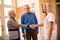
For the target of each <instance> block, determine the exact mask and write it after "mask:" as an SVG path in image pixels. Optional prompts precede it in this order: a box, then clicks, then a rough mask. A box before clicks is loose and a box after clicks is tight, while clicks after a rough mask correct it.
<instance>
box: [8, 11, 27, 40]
mask: <svg viewBox="0 0 60 40" xmlns="http://www.w3.org/2000/svg"><path fill="white" fill-rule="evenodd" d="M9 17H10V19H9V20H8V22H7V26H8V30H9V40H20V33H19V27H24V28H26V26H27V25H24V24H18V23H17V22H16V20H15V12H14V10H11V11H9Z"/></svg>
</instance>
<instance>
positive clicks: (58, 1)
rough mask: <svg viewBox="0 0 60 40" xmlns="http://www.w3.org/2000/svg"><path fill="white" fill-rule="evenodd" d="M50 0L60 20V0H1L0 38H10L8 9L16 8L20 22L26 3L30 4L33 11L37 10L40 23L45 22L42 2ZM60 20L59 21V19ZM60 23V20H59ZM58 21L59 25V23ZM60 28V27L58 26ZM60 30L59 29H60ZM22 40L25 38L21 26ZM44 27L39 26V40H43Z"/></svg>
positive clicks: (6, 39) (4, 39)
mask: <svg viewBox="0 0 60 40" xmlns="http://www.w3.org/2000/svg"><path fill="white" fill-rule="evenodd" d="M46 2H50V3H52V6H53V9H52V10H53V12H54V15H55V16H56V20H57V18H58V19H59V20H60V18H59V16H60V12H59V11H60V0H0V39H1V40H8V39H9V33H8V27H7V21H8V17H9V16H8V11H10V10H12V9H14V10H15V12H16V20H17V22H18V23H20V17H21V15H22V13H23V12H24V5H26V4H28V5H30V8H31V11H33V12H35V14H36V16H37V19H38V23H43V21H44V18H45V14H44V13H43V12H42V4H44V3H46ZM57 22H58V21H57ZM59 23H60V22H59ZM59 23H58V25H59ZM58 28H59V27H58ZM58 32H59V31H58ZM20 34H21V40H24V39H23V37H22V32H21V28H20ZM43 36H44V29H43V27H40V28H39V34H38V40H43Z"/></svg>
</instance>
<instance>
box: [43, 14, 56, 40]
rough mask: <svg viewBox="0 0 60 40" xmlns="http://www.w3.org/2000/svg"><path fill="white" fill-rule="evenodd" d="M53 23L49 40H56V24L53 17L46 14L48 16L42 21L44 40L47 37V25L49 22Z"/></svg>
mask: <svg viewBox="0 0 60 40" xmlns="http://www.w3.org/2000/svg"><path fill="white" fill-rule="evenodd" d="M51 21H52V22H54V24H53V30H52V36H51V40H56V29H57V28H56V27H57V26H56V23H55V16H54V15H53V14H52V13H48V15H47V16H46V18H45V20H44V34H45V36H44V38H45V40H47V37H48V24H49V22H51Z"/></svg>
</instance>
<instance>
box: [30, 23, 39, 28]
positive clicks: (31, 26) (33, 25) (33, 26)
mask: <svg viewBox="0 0 60 40" xmlns="http://www.w3.org/2000/svg"><path fill="white" fill-rule="evenodd" d="M37 26H38V25H37V24H32V25H29V27H30V28H31V29H35V28H36V27H37Z"/></svg>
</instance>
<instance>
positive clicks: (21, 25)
mask: <svg viewBox="0 0 60 40" xmlns="http://www.w3.org/2000/svg"><path fill="white" fill-rule="evenodd" d="M9 24H10V25H11V26H13V27H15V28H19V27H26V26H27V25H25V24H18V23H17V22H15V21H14V20H10V21H9Z"/></svg>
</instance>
